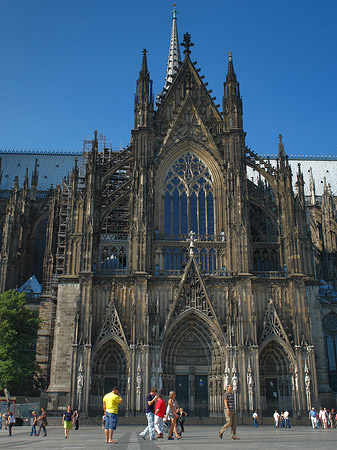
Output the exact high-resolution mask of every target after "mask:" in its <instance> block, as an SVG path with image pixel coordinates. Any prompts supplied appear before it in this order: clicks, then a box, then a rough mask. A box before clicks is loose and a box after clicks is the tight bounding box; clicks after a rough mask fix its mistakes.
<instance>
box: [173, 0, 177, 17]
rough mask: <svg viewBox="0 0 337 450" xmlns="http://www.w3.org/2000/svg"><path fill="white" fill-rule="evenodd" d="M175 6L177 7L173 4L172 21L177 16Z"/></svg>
mask: <svg viewBox="0 0 337 450" xmlns="http://www.w3.org/2000/svg"><path fill="white" fill-rule="evenodd" d="M176 6H177V4H176V3H173V11H172V18H173V19H176V18H177V14H178V11H177V10H176Z"/></svg>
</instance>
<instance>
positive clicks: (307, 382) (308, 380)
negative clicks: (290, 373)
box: [304, 368, 311, 392]
mask: <svg viewBox="0 0 337 450" xmlns="http://www.w3.org/2000/svg"><path fill="white" fill-rule="evenodd" d="M304 384H305V390H306V391H307V392H308V391H309V392H310V385H311V378H310V374H309V369H308V368H307V370H306V371H305V377H304Z"/></svg>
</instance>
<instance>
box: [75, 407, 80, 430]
mask: <svg viewBox="0 0 337 450" xmlns="http://www.w3.org/2000/svg"><path fill="white" fill-rule="evenodd" d="M74 423H75V430H78V429H79V427H80V413H79V411H74Z"/></svg>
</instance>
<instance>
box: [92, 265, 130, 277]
mask: <svg viewBox="0 0 337 450" xmlns="http://www.w3.org/2000/svg"><path fill="white" fill-rule="evenodd" d="M92 271H93V273H95V274H97V275H130V274H131V271H130V269H100V268H96V267H93V269H92Z"/></svg>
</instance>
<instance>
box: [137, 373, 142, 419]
mask: <svg viewBox="0 0 337 450" xmlns="http://www.w3.org/2000/svg"><path fill="white" fill-rule="evenodd" d="M141 392H142V369H141V367H140V366H138V368H137V377H136V409H137V411H140V407H141V405H140V397H141Z"/></svg>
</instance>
